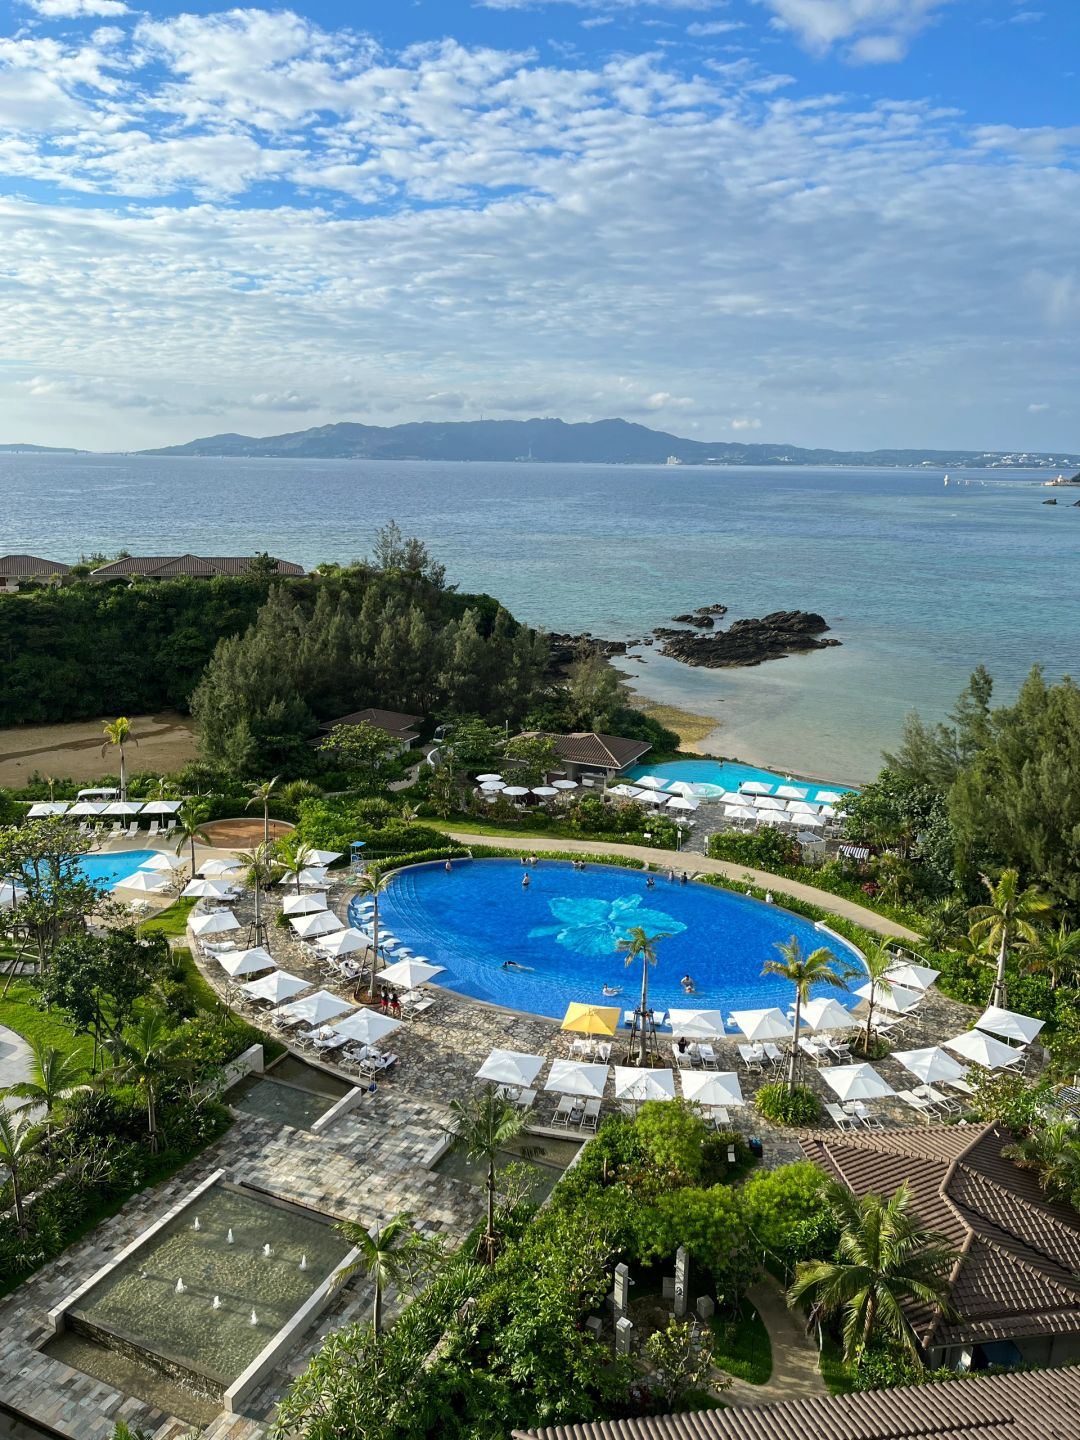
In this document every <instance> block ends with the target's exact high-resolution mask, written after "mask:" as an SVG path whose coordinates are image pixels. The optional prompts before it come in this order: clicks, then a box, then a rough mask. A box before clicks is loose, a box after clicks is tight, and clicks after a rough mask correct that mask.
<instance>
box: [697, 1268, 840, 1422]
mask: <svg viewBox="0 0 1080 1440" xmlns="http://www.w3.org/2000/svg"><path fill="white" fill-rule="evenodd" d="M747 1299H748V1300H749V1301H750V1303H751V1305H753V1307H754V1309H755V1310H756V1311H757V1312H758V1314H759V1315H760V1316H761V1319H762V1323H763V1324H764V1326H765V1329H766V1330H767V1331H768V1332H769V1344H770V1345H771V1346H772V1362H773V1363H772V1374H771V1375H770V1376H769V1378H768V1380H766V1382H765V1384H764V1385H751V1384H750V1383H749V1381H747V1380H739V1379H737V1378H735V1377H734V1376H732V1377H729V1378H730V1379H731V1387H730V1389H727V1390H723V1391H721V1392H720V1393H721V1395H722V1396H723V1400H724V1403H725V1404H726V1405H768V1404H769V1403H770V1402H773V1401H777V1400H803V1399H806V1398H807V1397H808V1396H810V1395H827V1394H828V1393H829V1392H828V1389H827V1387H826V1385H825V1381H824V1380H823V1379H822V1378H821V1371H820V1369H819V1368H818V1352H817V1346H816V1345H815V1344H814V1342H813V1341H812V1340H811V1339H810V1337H809V1336H808V1335H807V1333H806V1327H805V1326H804V1325H803V1324H802V1322H801V1321H800V1319H799V1317H798V1316H797V1315H793V1314H792V1313H791V1311H790V1310H789V1309H788V1307H787V1301H786V1300H785V1299H784V1295H783V1291H782V1290H781V1289H780V1287H779V1285H777V1283H776V1282H775V1280H769V1279H765V1280H760V1281H759V1282H758V1283H757V1284H756V1285H753V1286H751V1288H750V1290H749V1292H748V1294H747Z"/></svg>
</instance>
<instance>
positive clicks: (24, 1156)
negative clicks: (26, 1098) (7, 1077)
mask: <svg viewBox="0 0 1080 1440" xmlns="http://www.w3.org/2000/svg"><path fill="white" fill-rule="evenodd" d="M44 1133H45V1132H44V1130H43V1129H42V1127H41V1126H40V1125H36V1124H35V1123H34V1122H33V1120H32V1119H31V1118H30V1116H29V1115H28V1114H26V1112H25V1111H20V1112H19V1113H18V1114H15V1113H13V1112H12V1111H10V1110H7V1109H5V1107H4V1106H3V1105H0V1166H2V1167H3V1168H4V1169H5V1170H6V1171H7V1173H8V1178H9V1180H10V1181H11V1197H12V1201H13V1203H14V1206H15V1223H16V1224H17V1225H18V1227H19V1234H20V1236H21V1237H22V1238H23V1239H24V1240H25V1239H26V1236H27V1233H28V1229H29V1227H28V1226H27V1223H26V1213H25V1209H24V1206H23V1183H22V1182H23V1174H24V1171H25V1167H26V1163H27V1161H28V1160H29V1159H30V1157H31V1155H32V1154H33V1153H34V1151H35V1150H36V1149H37V1148H38V1146H39V1145H40V1143H41V1140H42V1138H43V1136H44Z"/></svg>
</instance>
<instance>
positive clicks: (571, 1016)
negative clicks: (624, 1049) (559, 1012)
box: [562, 1000, 619, 1035]
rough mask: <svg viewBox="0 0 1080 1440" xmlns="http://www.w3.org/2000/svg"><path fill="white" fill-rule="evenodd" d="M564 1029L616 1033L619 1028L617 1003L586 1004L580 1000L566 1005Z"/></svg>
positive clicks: (583, 1032) (607, 1033)
mask: <svg viewBox="0 0 1080 1440" xmlns="http://www.w3.org/2000/svg"><path fill="white" fill-rule="evenodd" d="M562 1028H563V1029H564V1030H577V1031H578V1032H579V1033H580V1034H582V1035H614V1034H615V1032H616V1030H618V1028H619V1007H618V1006H617V1005H585V1004H582V1002H581V1001H579V1000H574V1001H572V1002H571V1003H570V1004H569V1005H568V1006H567V1007H566V1014H565V1015H564V1016H563V1022H562Z"/></svg>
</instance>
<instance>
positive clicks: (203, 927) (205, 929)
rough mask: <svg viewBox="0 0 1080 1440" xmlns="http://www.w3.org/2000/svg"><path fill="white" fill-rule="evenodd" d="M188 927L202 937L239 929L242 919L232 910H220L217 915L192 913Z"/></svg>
mask: <svg viewBox="0 0 1080 1440" xmlns="http://www.w3.org/2000/svg"><path fill="white" fill-rule="evenodd" d="M188 929H189V930H191V931H192V932H193V933H194V934H196V935H198V936H199V937H200V938H201V937H202V936H203V935H226V934H228V932H229V931H230V930H239V929H240V921H239V920H238V919H237V918H236V916H235V915H234V914H233V912H232V911H231V910H219V911H218V912H217V913H216V914H215V915H192V916H191V918H190V919H189V920H188Z"/></svg>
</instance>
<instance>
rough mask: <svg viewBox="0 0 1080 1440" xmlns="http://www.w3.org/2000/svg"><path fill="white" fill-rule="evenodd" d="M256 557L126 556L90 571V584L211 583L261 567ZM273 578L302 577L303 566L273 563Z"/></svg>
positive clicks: (285, 561)
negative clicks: (134, 580)
mask: <svg viewBox="0 0 1080 1440" xmlns="http://www.w3.org/2000/svg"><path fill="white" fill-rule="evenodd" d="M260 560H261V557H259V556H257V555H125V556H124V557H123V558H122V559H120V560H112V561H110V562H109V564H108V565H99V566H98V568H97V569H96V570H91V572H90V578H91V580H123V579H128V578H130V577H132V576H137V577H138V578H139V579H140V580H179V579H195V580H212V579H213V578H214V576H216V575H246V574H247V573H248V572H249V571H250V570H251V568H252V566H254V565H256V564H258V563H260ZM271 563H272V565H273V567H274V573H275V574H276V575H293V576H296V575H303V574H304V568H303V566H302V565H294V564H293V562H292V561H291V560H272V561H271Z"/></svg>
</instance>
